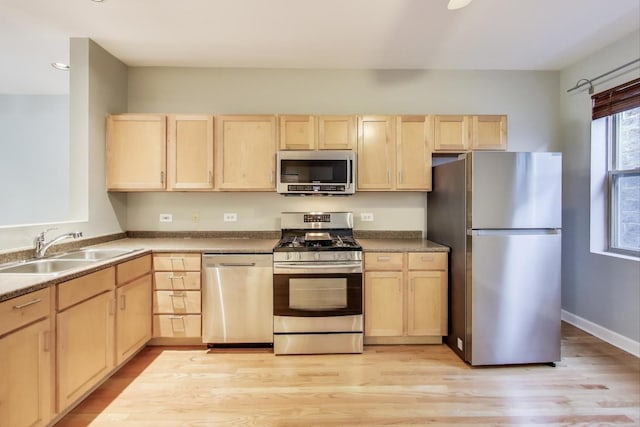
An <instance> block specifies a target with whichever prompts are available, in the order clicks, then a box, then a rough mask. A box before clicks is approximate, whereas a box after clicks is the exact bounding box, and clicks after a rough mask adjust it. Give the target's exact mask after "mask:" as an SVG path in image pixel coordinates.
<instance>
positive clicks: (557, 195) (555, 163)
mask: <svg viewBox="0 0 640 427" xmlns="http://www.w3.org/2000/svg"><path fill="white" fill-rule="evenodd" d="M470 156H471V159H472V161H470V162H467V165H468V167H469V168H471V171H470V173H469V174H468V176H470V177H471V183H470V184H471V201H470V202H471V203H469V202H467V209H471V211H470V215H468V217H469V224H468V227H470V228H473V229H486V228H492V229H506V228H561V224H562V221H561V214H562V211H561V206H562V155H561V153H517V152H474V153H471V154H470Z"/></svg>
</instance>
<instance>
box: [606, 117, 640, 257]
mask: <svg viewBox="0 0 640 427" xmlns="http://www.w3.org/2000/svg"><path fill="white" fill-rule="evenodd" d="M634 108H640V107H631V108H628V109H624V110H622V111H618V112H616V113H613V114H610V115H607V116H605V117H606V120H607V124H606V126H607V132H606V136H607V141H606V144H607V251H608V252H612V253H616V254H621V255H628V256H632V257H640V250H637V251H636V250H632V249H625V248H622V247H620V246H619V243H618V229H619V227H620V223H619V221H617V219H616V218H617V216H618V209H617V208H618V206H619V203H618V202H617V194H618V192H616V178H619V177H623V176H636V175H637V176H640V167H637V168H633V169H618V164H619V162H618V154H619V138H618V136H619V135H618V129H619V126H618V122H619V120H620V115H619V114H621V113H622V112H624V111H628V110H632V109H634Z"/></svg>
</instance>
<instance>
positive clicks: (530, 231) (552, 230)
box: [467, 228, 562, 236]
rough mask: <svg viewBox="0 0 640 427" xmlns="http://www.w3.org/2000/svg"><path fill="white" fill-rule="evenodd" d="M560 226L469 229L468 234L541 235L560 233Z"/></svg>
mask: <svg viewBox="0 0 640 427" xmlns="http://www.w3.org/2000/svg"><path fill="white" fill-rule="evenodd" d="M561 230H562V229H560V228H510V229H499V230H497V229H496V230H491V229H486V230H473V229H468V230H467V236H509V235H514V234H518V235H527V234H529V235H540V234H560V233H561Z"/></svg>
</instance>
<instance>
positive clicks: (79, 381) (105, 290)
mask: <svg viewBox="0 0 640 427" xmlns="http://www.w3.org/2000/svg"><path fill="white" fill-rule="evenodd" d="M115 283H116V282H115V267H110V268H106V269H104V270H100V271H97V272H95V273H90V274H87V275H85V276H81V277H78V278H77V279H73V280H69V281H67V282H63V283H60V284H58V285H57V289H56V290H57V293H58V298H57V301H58V303H57V314H56V351H57V364H56V367H57V410H58V412H62V411H64V410H65V409H66V408H67V407H68V406H69V405H71V404H73V403H74V402H75V401H76V400H77V399H79V398H80V397H81V396H82V395H83V394H84V393H86V392H87V391H89V390H90V389H91V388H92V387H93V386H94V385H96V384H98V383H99V382H100V381H101V380H103V379H104V378H105V377H106V376H107V375H109V374H110V373H111V371H112V369H113V368H114V366H115V361H114V355H115V351H114V345H115V334H114V330H115V329H114V328H115V314H116V313H115V311H116V310H115Z"/></svg>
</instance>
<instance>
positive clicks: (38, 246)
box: [34, 228, 82, 258]
mask: <svg viewBox="0 0 640 427" xmlns="http://www.w3.org/2000/svg"><path fill="white" fill-rule="evenodd" d="M51 230H55V228H50V229H48V230H45V231H43V232H42V233H40V234H38V235H37V236H36V239H35V242H34V244H35V251H36V258H42V257H44V255H45V253H46V252H47V249H49V248H50V247H51V245H53V244H55V243H57V242H59V241H60V240H64V239H71V238H73V239H77V238H78V237H82V231H74V232H72V233H66V234H62V235H60V236H58V237H56V238H55V239H52V240H51V241H50V242H46V241H45V238H44V235H45V234H46V233H47V231H51Z"/></svg>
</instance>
